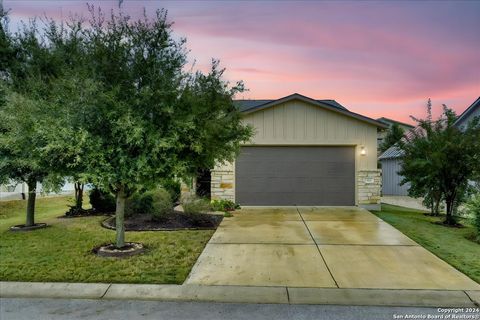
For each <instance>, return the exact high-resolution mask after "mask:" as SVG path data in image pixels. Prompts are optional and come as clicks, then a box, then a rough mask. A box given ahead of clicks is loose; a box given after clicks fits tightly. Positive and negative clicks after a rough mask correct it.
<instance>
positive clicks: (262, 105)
mask: <svg viewBox="0 0 480 320" xmlns="http://www.w3.org/2000/svg"><path fill="white" fill-rule="evenodd" d="M291 100H300V101H303V102H306V103H310V104H313V105H315V106H318V107H322V108H324V109H327V110H330V111H333V112H336V113H340V114H343V115H345V116H349V117H352V118H355V119H357V120H360V121H363V122H367V123H369V124H372V125H375V126H377V127H379V128H388V126H387V125H385V124H384V123H382V122H380V121H377V120H375V119H372V118H369V117H366V116H363V115H361V114H358V113H355V112H351V111H349V110H348V109H347V108H345V107H344V106H342V105H341V104H340V103H338V102H336V101H335V100H329V99H327V100H315V99H312V98H309V97H306V96H304V95H301V94H298V93H294V94H291V95H289V96H286V97H283V98H280V99H276V100H274V99H268V100H266V99H262V100H235V101H234V104H235V106H236V107H237V108H238V110H239V111H240V112H242V113H245V114H248V113H252V112H256V111H260V110H263V109H267V108H270V107H273V106H275V105H278V104H281V103H284V102H288V101H291Z"/></svg>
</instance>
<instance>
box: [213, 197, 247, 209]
mask: <svg viewBox="0 0 480 320" xmlns="http://www.w3.org/2000/svg"><path fill="white" fill-rule="evenodd" d="M211 206H212V210H214V211H234V210H235V209H240V206H239V205H238V204H236V203H235V202H233V201H231V200H227V199H220V200H212V202H211Z"/></svg>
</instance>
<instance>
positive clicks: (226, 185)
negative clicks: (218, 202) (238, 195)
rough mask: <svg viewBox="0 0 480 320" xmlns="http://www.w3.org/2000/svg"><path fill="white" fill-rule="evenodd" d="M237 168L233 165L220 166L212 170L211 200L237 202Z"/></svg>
mask: <svg viewBox="0 0 480 320" xmlns="http://www.w3.org/2000/svg"><path fill="white" fill-rule="evenodd" d="M234 168H235V166H234V164H233V163H226V164H222V165H218V166H216V167H215V169H214V170H212V182H211V183H212V187H211V198H212V200H214V199H227V200H232V201H235V173H234V171H235V169H234Z"/></svg>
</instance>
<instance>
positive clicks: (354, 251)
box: [186, 207, 480, 290]
mask: <svg viewBox="0 0 480 320" xmlns="http://www.w3.org/2000/svg"><path fill="white" fill-rule="evenodd" d="M186 283H187V284H201V285H242V286H282V287H318V288H383V289H445V290H480V285H479V284H477V283H476V282H474V281H473V280H471V279H470V278H468V277H467V276H465V275H464V274H463V273H461V272H459V271H457V270H456V269H455V268H453V267H452V266H450V265H449V264H447V263H445V262H444V261H442V260H441V259H439V258H437V257H436V256H435V255H433V254H432V253H430V252H429V251H427V250H426V249H424V248H423V247H421V246H419V245H418V244H416V243H415V242H414V241H412V240H411V239H409V238H408V237H406V236H405V235H404V234H402V233H401V232H400V231H398V230H397V229H395V228H393V227H392V226H390V225H389V224H387V223H386V222H384V221H382V220H381V219H379V218H377V217H376V216H375V215H373V214H371V213H370V212H368V211H367V210H364V209H361V208H357V207H282V208H244V209H242V210H239V211H237V212H236V213H235V216H234V217H233V218H225V219H224V220H223V222H222V223H221V225H220V227H219V228H218V229H217V231H216V232H215V234H214V235H213V237H212V238H211V240H210V242H209V243H208V244H207V246H206V247H205V249H204V251H203V252H202V254H201V256H200V257H199V259H198V261H197V263H196V264H195V266H194V267H193V269H192V272H191V273H190V276H189V277H188V279H187V280H186Z"/></svg>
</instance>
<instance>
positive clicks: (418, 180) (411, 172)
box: [399, 100, 480, 225]
mask: <svg viewBox="0 0 480 320" xmlns="http://www.w3.org/2000/svg"><path fill="white" fill-rule="evenodd" d="M427 106H428V116H427V119H423V120H419V119H414V120H416V121H417V123H418V128H417V129H416V130H414V131H412V134H411V135H409V136H408V137H406V138H405V139H403V140H402V141H400V142H399V147H400V148H401V149H402V150H403V153H404V156H403V159H402V168H401V170H400V171H399V174H400V175H402V176H403V177H404V179H403V181H402V183H405V182H410V185H411V190H412V191H411V193H415V194H416V195H420V194H421V195H423V196H430V197H434V198H435V201H436V202H437V203H438V202H439V198H440V199H442V198H443V199H444V200H445V203H446V219H445V222H444V223H445V224H448V225H452V224H455V223H456V222H455V219H454V217H453V214H452V213H453V211H454V207H455V205H458V204H459V201H461V199H462V198H463V197H462V194H463V192H465V190H466V189H467V185H468V180H469V179H470V178H472V177H473V175H474V172H475V170H476V168H477V167H478V162H477V159H476V157H478V154H479V153H480V125H479V121H478V119H476V120H474V121H472V122H471V123H470V125H469V126H468V127H467V129H466V130H465V131H464V132H462V131H460V130H459V129H458V128H457V127H455V125H454V123H455V120H456V115H455V112H454V111H453V110H451V109H449V108H448V107H447V106H445V105H443V113H442V115H441V116H440V118H439V119H438V120H436V121H433V120H432V117H431V103H430V100H429V102H428V104H427ZM439 195H440V196H439Z"/></svg>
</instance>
